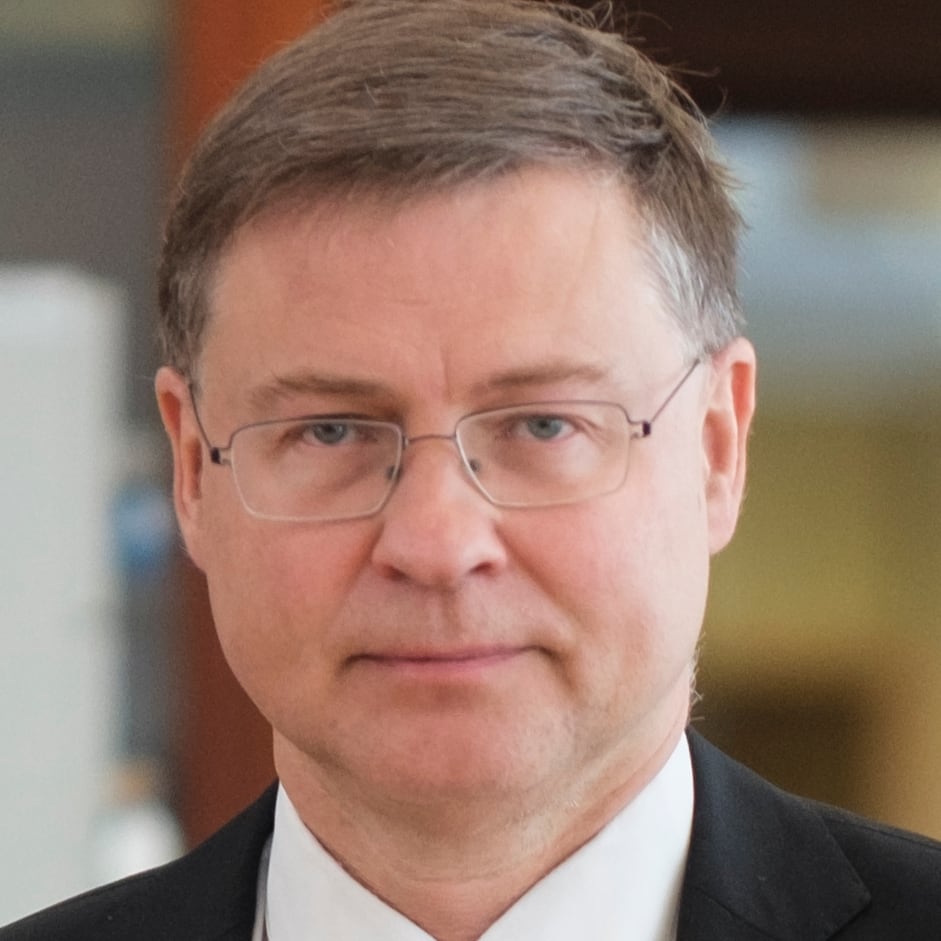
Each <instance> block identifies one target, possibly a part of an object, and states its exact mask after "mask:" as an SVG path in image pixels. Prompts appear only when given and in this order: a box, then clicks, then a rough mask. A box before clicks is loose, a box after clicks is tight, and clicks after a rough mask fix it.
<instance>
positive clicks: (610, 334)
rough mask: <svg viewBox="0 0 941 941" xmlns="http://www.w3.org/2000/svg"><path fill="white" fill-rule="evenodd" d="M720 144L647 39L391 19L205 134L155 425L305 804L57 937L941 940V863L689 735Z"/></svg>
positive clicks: (438, 6)
mask: <svg viewBox="0 0 941 941" xmlns="http://www.w3.org/2000/svg"><path fill="white" fill-rule="evenodd" d="M737 229H738V217H737V214H736V212H735V209H734V208H733V206H732V203H731V201H730V199H729V196H728V186H727V180H726V176H725V172H724V170H723V169H722V167H721V165H720V164H719V163H718V161H717V160H716V157H715V156H714V153H713V146H712V143H711V140H710V138H709V135H708V132H707V130H706V128H705V126H704V124H703V122H702V121H701V119H700V118H699V116H698V115H697V114H696V113H695V110H694V109H693V108H692V106H691V105H690V104H689V102H688V101H687V100H686V99H685V98H684V97H683V95H682V94H681V93H680V92H679V91H678V90H677V89H676V88H675V87H674V86H673V84H672V83H671V82H670V80H669V79H668V78H667V77H665V76H664V74H663V73H662V72H661V71H659V70H658V69H657V68H656V67H654V66H653V65H652V64H651V63H650V62H648V61H647V60H646V59H645V58H643V57H642V56H641V55H640V54H639V53H638V52H637V51H636V50H635V49H634V48H632V47H631V46H630V45H627V44H626V43H624V42H622V41H621V40H619V39H617V38H616V37H614V36H612V35H609V34H605V33H604V32H602V31H600V30H599V29H597V28H595V27H594V26H592V24H591V23H589V22H588V21H587V20H586V19H585V18H583V17H580V16H579V15H578V14H576V13H574V12H572V11H569V12H568V13H565V12H560V11H558V10H555V9H553V8H550V7H548V6H546V5H543V4H534V3H526V2H515V0H513V2H506V0H466V2H463V0H361V2H356V3H352V4H350V5H348V6H347V7H346V8H345V9H344V10H343V11H342V12H340V13H339V14H338V15H336V16H335V17H334V18H333V19H331V20H330V21H328V22H327V24H326V25H324V26H323V27H321V28H320V29H318V30H317V31H315V32H314V33H312V34H310V35H309V36H307V37H304V38H303V39H301V40H300V41H299V42H298V43H297V44H295V45H294V46H293V47H291V48H289V49H287V50H285V51H284V52H282V53H281V54H280V55H278V56H277V57H276V58H275V59H273V60H272V61H271V62H269V63H268V64H267V65H266V66H265V67H264V68H263V69H262V70H261V72H260V73H259V74H258V75H256V76H255V78H254V79H252V80H251V82H250V83H249V84H248V86H247V87H246V88H245V89H244V90H243V91H242V92H241V93H240V95H239V96H238V97H237V98H236V99H235V101H234V102H233V103H232V104H231V105H230V106H229V107H228V109H227V110H226V111H225V112H224V113H223V114H222V115H221V116H220V118H219V119H218V120H217V121H216V123H215V124H214V125H213V126H212V127H211V128H210V130H209V131H208V132H207V134H206V135H205V137H204V139H203V141H202V143H201V145H200V147H199V148H198V150H197V152H196V154H195V156H194V158H193V160H192V162H191V164H190V166H189V168H188V169H187V171H186V174H185V177H184V180H183V182H182V185H181V188H180V193H179V198H178V202H177V204H176V207H175V210H174V212H173V215H172V217H171V219H170V222H169V226H168V230H167V240H166V246H165V252H164V259H163V267H162V273H161V292H160V296H161V307H162V316H163V321H162V328H163V333H164V339H165V344H166V350H167V365H166V366H165V367H163V368H162V369H161V370H160V372H159V374H158V376H157V382H156V387H157V398H158V402H159V406H160V411H161V414H162V416H163V420H164V424H165V426H166V429H167V432H168V434H169V437H170V441H171V443H172V446H173V454H174V468H175V475H174V496H175V501H176V508H177V513H178V516H179V520H180V526H181V529H182V533H183V537H184V539H185V542H186V546H187V549H188V551H189V553H190V554H191V556H192V558H193V559H194V561H195V562H196V564H197V565H198V566H200V567H201V568H202V569H203V570H204V571H205V573H206V576H207V579H208V584H209V591H210V596H211V601H212V607H213V612H214V616H215V621H216V625H217V628H218V632H219V637H220V640H221V643H222V646H223V648H224V650H225V653H226V656H227V658H228V661H229V663H230V664H231V666H232V669H233V670H234V672H235V675H236V676H237V677H238V679H239V681H240V682H241V683H242V685H243V686H244V688H245V689H246V690H247V692H248V693H249V695H250V696H251V697H252V698H253V700H254V701H255V703H256V704H257V705H258V707H259V708H260V709H261V711H262V712H263V713H264V715H265V716H266V717H267V718H268V720H269V721H270V723H271V725H272V729H273V735H274V752H275V760H276V766H277V770H278V776H279V779H280V784H279V787H278V788H277V789H274V788H273V789H272V790H271V791H270V792H269V793H268V794H267V795H265V796H264V797H263V798H262V799H261V801H260V802H259V803H258V804H256V805H255V806H254V807H253V808H251V809H250V810H248V811H247V812H246V814H244V815H243V816H242V817H240V818H239V819H237V820H236V821H235V822H233V823H232V824H230V825H229V827H227V828H226V829H225V830H223V831H222V832H220V834H218V835H216V836H215V837H213V838H212V839H211V840H210V841H209V842H208V843H206V844H204V845H203V846H202V847H201V848H199V849H197V850H196V851H195V852H194V853H193V854H191V855H190V856H189V857H187V858H185V859H183V860H182V861H180V862H177V863H175V864H172V865H171V866H169V867H165V868H164V869H161V870H158V871H156V872H154V873H150V874H145V875H143V876H140V877H137V878H134V879H132V880H129V881H126V882H124V883H120V884H118V885H117V886H112V887H107V888H104V889H101V890H98V891H97V892H94V893H91V894H89V895H86V896H84V897H82V898H80V899H78V900H74V901H72V902H68V903H65V904H63V905H61V906H58V907H57V908H54V909H52V910H50V911H48V912H46V913H43V914H40V915H38V916H35V917H34V918H33V919H31V920H27V921H25V922H22V923H20V925H19V926H14V927H12V928H10V929H7V931H6V932H3V933H0V937H2V938H3V941H21V939H27V938H31V939H40V938H41V939H58V938H63V939H65V938H69V939H84V938H89V939H91V938H95V939H117V938H121V939H158V938H159V939H171V938H172V939H196V938H199V939H210V938H212V939H222V938H226V939H244V941H249V939H261V938H265V937H267V938H270V939H271V941H294V939H302V938H303V939H319V938H330V939H337V938H356V939H362V938H390V939H400V941H418V939H428V938H434V939H438V941H469V939H477V938H485V939H487V941H505V939H519V938H539V939H556V938H559V939H561V938H591V939H615V938H618V939H632V941H667V939H670V941H673V939H680V941H744V939H753V941H757V939H768V938H775V939H780V941H823V939H829V938H833V939H842V941H849V939H857V941H861V939H879V941H887V939H905V941H918V939H929V938H931V939H937V938H938V937H939V933H941V848H939V847H938V846H936V845H934V844H932V843H930V842H929V841H927V840H923V839H921V838H918V837H915V836H911V835H908V834H903V833H899V832H895V831H891V830H889V829H886V828H882V827H879V826H877V825H875V824H871V823H868V822H864V821H861V820H858V819H856V818H853V817H851V816H849V815H847V814H845V813H843V812H840V811H836V810H833V809H829V808H825V807H821V806H817V805H813V804H811V803H809V802H806V801H802V800H799V799H797V798H793V797H790V796H787V795H784V794H782V793H780V792H778V791H776V790H775V789H774V788H772V787H771V786H770V785H768V784H766V783H764V782H762V781H761V780H760V779H758V778H756V777H755V776H753V775H751V774H750V773H749V772H747V771H745V770H744V769H742V768H741V767H739V766H738V765H736V764H734V763H733V762H731V761H730V760H729V759H727V758H725V757H724V756H722V755H721V754H719V753H718V752H716V751H715V750H713V749H712V748H711V747H710V746H709V745H707V744H706V743H705V742H703V741H702V740H701V739H699V738H698V737H696V736H695V735H693V734H691V733H690V734H689V735H687V734H685V728H686V724H687V720H688V712H689V699H690V692H691V687H692V683H693V673H694V664H695V657H696V647H697V641H698V637H699V631H700V627H701V623H702V615H703V609H704V605H705V598H706V589H707V577H708V560H709V557H710V556H711V555H712V554H713V553H715V552H717V551H719V550H720V549H721V548H722V547H723V546H724V545H725V544H726V543H727V541H728V540H729V538H730V537H731V535H732V532H733V529H734V526H735V522H736V518H737V514H738V510H739V505H740V502H741V498H742V491H743V486H744V480H745V453H746V442H747V437H748V430H749V423H750V420H751V415H752V407H753V390H754V375H755V361H754V354H753V350H752V348H751V346H750V345H749V343H748V342H747V341H746V340H744V339H743V338H742V337H740V336H739V334H738V325H739V313H738V307H737V301H736V294H735V268H736V263H735V248H736V240H737Z"/></svg>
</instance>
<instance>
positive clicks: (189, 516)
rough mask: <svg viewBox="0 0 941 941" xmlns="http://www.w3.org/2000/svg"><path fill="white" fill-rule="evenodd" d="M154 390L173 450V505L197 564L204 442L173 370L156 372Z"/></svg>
mask: <svg viewBox="0 0 941 941" xmlns="http://www.w3.org/2000/svg"><path fill="white" fill-rule="evenodd" d="M154 387H155V391H156V394H157V406H158V408H159V409H160V417H161V419H162V420H163V427H164V429H165V430H166V433H167V437H168V438H169V439H170V447H171V449H172V451H173V505H174V508H175V509H176V516H177V520H178V522H179V525H180V530H181V532H182V535H183V540H184V542H185V543H186V548H187V550H188V551H189V554H190V556H191V557H192V558H193V561H194V562H196V564H197V565H199V531H200V527H199V522H200V509H201V496H202V470H203V443H202V438H201V436H200V434H199V426H198V425H197V423H196V417H195V415H194V414H193V402H192V398H191V396H190V390H189V385H188V384H187V382H186V380H185V379H184V378H183V376H182V375H180V373H178V372H177V371H176V370H175V369H172V368H171V367H169V366H163V367H161V368H160V369H159V370H158V371H157V377H156V380H155V382H154Z"/></svg>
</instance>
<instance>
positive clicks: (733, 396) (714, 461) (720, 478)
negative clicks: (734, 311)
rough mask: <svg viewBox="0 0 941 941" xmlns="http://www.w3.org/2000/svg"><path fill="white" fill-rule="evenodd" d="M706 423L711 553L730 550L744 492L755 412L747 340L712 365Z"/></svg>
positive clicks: (722, 353) (729, 348) (726, 350)
mask: <svg viewBox="0 0 941 941" xmlns="http://www.w3.org/2000/svg"><path fill="white" fill-rule="evenodd" d="M706 392H707V396H708V399H707V402H706V412H705V417H704V420H703V457H704V460H705V472H706V512H707V524H708V527H709V551H710V553H712V554H715V553H717V552H719V551H720V550H721V549H723V548H725V546H726V545H727V544H728V542H729V540H730V539H731V538H732V534H733V533H734V532H735V524H736V523H737V521H738V515H739V510H740V508H741V505H742V497H743V496H744V493H745V466H746V452H747V446H748V431H749V428H750V427H751V420H752V414H753V413H754V410H755V350H754V347H752V345H751V343H749V342H748V340H746V339H744V338H743V337H738V338H736V339H735V340H733V341H732V342H731V343H730V344H729V345H728V346H726V347H725V348H724V349H722V350H720V351H719V352H718V353H716V354H715V355H714V356H713V357H712V360H711V374H710V377H709V380H708V382H707V386H706Z"/></svg>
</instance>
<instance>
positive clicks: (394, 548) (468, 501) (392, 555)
mask: <svg viewBox="0 0 941 941" xmlns="http://www.w3.org/2000/svg"><path fill="white" fill-rule="evenodd" d="M419 441H421V442H422V447H420V448H412V447H408V448H407V449H406V452H405V455H404V458H403V463H402V468H401V471H400V477H399V480H398V482H397V484H396V487H395V490H394V491H393V492H392V495H391V496H390V497H389V501H388V503H386V505H385V507H384V509H383V510H382V513H381V515H380V519H381V523H382V527H381V530H380V533H379V537H378V539H377V540H376V543H375V545H374V547H373V554H372V560H373V564H374V565H375V566H376V568H377V569H378V570H379V571H380V572H381V573H382V574H383V575H386V576H388V577H392V578H406V579H408V580H409V581H412V582H414V583H415V584H419V585H422V586H425V587H430V588H438V589H453V588H456V587H457V586H459V585H460V583H461V581H462V580H463V579H464V578H466V577H467V576H469V575H472V574H484V573H489V574H493V573H495V572H497V571H499V570H501V569H502V568H503V567H504V566H505V565H506V550H505V547H504V545H503V542H502V540H501V538H500V535H499V533H498V531H497V526H496V519H497V516H498V515H499V513H500V511H499V510H498V509H497V508H496V507H494V506H493V505H491V504H490V503H489V502H488V501H487V499H486V498H485V497H484V496H483V494H481V493H480V491H479V490H477V488H476V487H475V485H474V483H473V481H472V480H471V479H470V477H469V475H468V473H467V470H466V469H465V468H464V466H463V465H462V463H461V459H460V456H459V454H458V453H457V449H456V446H455V442H454V439H453V437H451V436H446V435H423V436H421V438H413V439H412V440H411V441H410V444H417V443H418V442H419Z"/></svg>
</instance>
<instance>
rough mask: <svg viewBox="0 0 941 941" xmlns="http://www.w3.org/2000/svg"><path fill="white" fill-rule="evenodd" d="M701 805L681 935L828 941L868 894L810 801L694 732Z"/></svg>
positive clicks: (683, 939) (708, 940) (704, 939)
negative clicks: (774, 783) (780, 787)
mask: <svg viewBox="0 0 941 941" xmlns="http://www.w3.org/2000/svg"><path fill="white" fill-rule="evenodd" d="M689 742H690V752H691V754H692V759H693V777H694V781H695V795H696V797H695V800H696V804H695V810H694V813H693V834H692V842H691V845H690V855H689V861H688V863H687V869H686V878H685V880H684V884H683V895H682V899H681V903H680V920H679V930H678V934H677V941H717V939H721V941H759V939H761V941H768V939H769V938H774V939H777V941H826V939H828V938H831V937H832V936H833V934H834V933H835V932H836V931H838V930H839V929H840V928H841V927H842V926H843V925H845V924H846V923H847V922H848V921H850V920H851V919H852V918H853V917H855V916H856V915H857V914H858V913H859V912H860V911H861V910H862V909H863V908H865V907H866V905H867V904H868V902H869V893H868V892H867V890H866V887H865V886H864V885H863V883H862V882H861V881H860V879H859V876H858V875H857V874H856V871H855V870H854V869H853V867H852V866H851V865H850V864H849V862H848V860H847V859H846V857H845V855H844V854H843V852H842V850H841V849H840V847H839V846H838V845H837V843H836V842H835V840H834V839H833V837H832V836H831V835H830V833H829V831H828V830H827V828H826V826H825V824H824V822H823V820H822V819H821V818H820V816H819V815H818V814H817V813H816V812H815V811H814V809H813V807H812V805H810V804H809V803H807V802H804V801H801V800H800V799H799V798H796V797H793V796H791V795H788V794H785V793H784V792H782V791H779V790H777V789H776V788H774V787H773V786H771V785H770V784H768V783H767V782H766V781H763V780H762V779H761V778H759V777H758V776H757V775H755V774H753V773H752V772H751V771H748V770H747V769H746V768H744V767H742V766H741V765H739V764H737V763H736V762H734V761H732V759H731V758H728V757H727V756H725V755H724V754H722V752H720V751H718V750H717V749H715V748H713V747H712V746H711V745H709V744H708V743H707V742H706V741H705V740H704V739H702V738H701V737H700V736H698V735H697V734H696V733H695V732H690V733H689Z"/></svg>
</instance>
